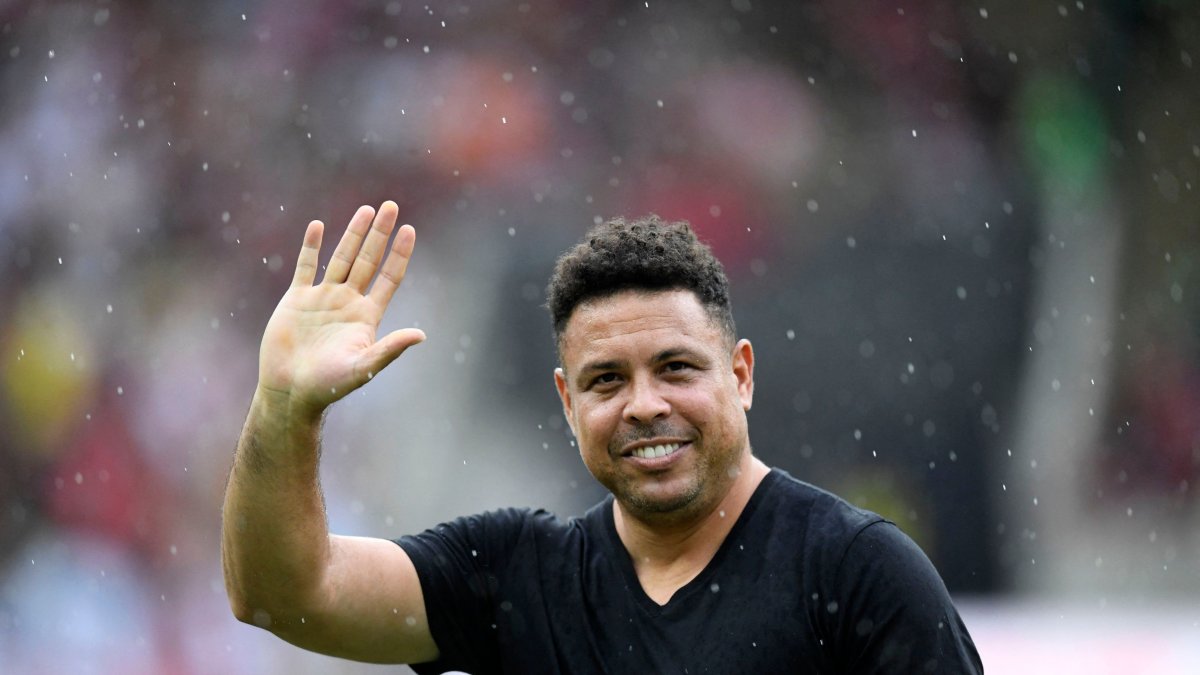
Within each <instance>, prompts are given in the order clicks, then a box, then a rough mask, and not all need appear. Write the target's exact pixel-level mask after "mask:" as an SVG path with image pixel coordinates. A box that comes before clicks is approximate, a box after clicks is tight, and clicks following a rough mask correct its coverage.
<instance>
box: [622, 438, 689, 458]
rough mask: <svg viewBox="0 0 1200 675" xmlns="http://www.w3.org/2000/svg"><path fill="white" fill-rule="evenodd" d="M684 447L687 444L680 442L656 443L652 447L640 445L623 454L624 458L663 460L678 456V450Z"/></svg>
mask: <svg viewBox="0 0 1200 675" xmlns="http://www.w3.org/2000/svg"><path fill="white" fill-rule="evenodd" d="M685 445H687V443H685V442H682V441H671V442H664V443H656V444H654V445H642V446H638V447H636V448H633V449H632V450H629V451H627V452H625V453H623V454H624V456H626V457H634V458H637V459H642V460H655V459H663V458H666V457H671V456H672V455H675V454H678V452H679V450H680V449H681V448H683V447H684V446H685Z"/></svg>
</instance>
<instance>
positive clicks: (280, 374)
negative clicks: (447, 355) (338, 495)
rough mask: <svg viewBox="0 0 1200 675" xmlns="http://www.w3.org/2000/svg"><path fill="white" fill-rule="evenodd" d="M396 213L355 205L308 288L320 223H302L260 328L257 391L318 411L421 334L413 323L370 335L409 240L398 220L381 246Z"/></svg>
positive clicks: (396, 281)
mask: <svg viewBox="0 0 1200 675" xmlns="http://www.w3.org/2000/svg"><path fill="white" fill-rule="evenodd" d="M397 211H398V208H397V206H396V204H395V202H391V201H387V202H384V203H383V205H382V206H380V207H379V212H378V213H376V212H375V209H373V208H371V207H370V206H362V207H359V209H358V211H356V212H355V214H354V217H353V218H351V219H350V224H349V226H347V228H346V232H345V234H343V235H342V239H341V241H340V242H338V245H337V248H336V249H335V250H334V252H333V258H332V259H331V260H330V261H329V266H328V267H327V268H326V270H325V276H324V278H322V280H321V283H319V284H315V285H314V283H313V282H314V281H315V280H316V275H317V260H318V255H319V253H320V250H321V238H322V235H323V234H324V230H325V226H324V224H322V223H321V221H319V220H314V221H312V222H311V223H309V224H308V229H307V230H306V231H305V232H304V245H303V247H302V248H301V250H300V258H299V260H298V261H297V263H296V274H295V276H294V277H293V279H292V285H291V287H290V288H289V289H288V291H287V293H285V294H284V296H283V299H282V300H280V301H279V306H278V307H276V308H275V312H274V313H273V314H272V315H271V320H270V321H268V322H267V328H266V331H265V332H264V333H263V340H262V347H261V349H260V351H259V360H258V384H259V388H260V389H261V390H264V391H267V392H269V393H272V394H282V395H285V396H286V397H287V399H288V402H289V404H290V405H292V406H294V407H295V409H296V410H298V411H300V412H303V413H306V414H311V415H319V414H320V413H321V411H323V410H324V409H325V408H326V407H327V406H329V405H330V404H332V403H333V402H334V401H337V400H338V399H340V398H342V397H343V396H345V395H347V394H349V393H350V392H351V391H354V390H355V389H357V388H358V387H361V386H362V385H363V384H365V383H366V382H367V380H369V379H371V378H372V377H374V376H375V374H376V373H378V372H379V371H380V370H382V369H383V368H384V367H386V366H387V365H388V364H389V363H391V362H392V361H393V360H395V359H396V357H398V356H400V354H401V353H403V352H404V350H405V349H408V348H409V347H411V346H412V345H415V344H417V343H418V342H421V341H422V340H424V339H425V333H423V332H422V331H420V330H418V329H415V328H405V329H401V330H397V331H394V332H392V333H389V334H387V335H385V336H383V337H381V338H379V339H376V336H375V333H376V330H377V329H378V328H379V322H380V320H381V319H382V318H383V312H384V310H385V309H387V306H388V303H389V302H390V301H391V299H392V295H393V294H395V292H396V288H397V287H399V285H400V282H401V281H402V280H403V279H404V272H405V270H406V269H407V267H408V261H409V259H410V258H411V257H412V251H413V244H414V243H415V241H416V232H415V231H414V230H413V228H412V226H410V225H404V226H402V227H401V228H400V231H399V232H397V233H396V237H395V239H394V240H393V242H392V246H391V251H390V252H389V251H388V238H389V237H390V236H391V233H392V229H393V228H394V227H395V225H396V214H397ZM377 271H378V276H376V272H377ZM373 277H375V283H374V284H371V279H372V278H373ZM368 287H369V290H368Z"/></svg>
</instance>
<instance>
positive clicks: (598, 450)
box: [554, 290, 768, 604]
mask: <svg viewBox="0 0 1200 675" xmlns="http://www.w3.org/2000/svg"><path fill="white" fill-rule="evenodd" d="M561 358H562V362H563V367H562V368H560V369H558V370H557V371H556V372H555V378H554V379H555V386H556V387H557V389H558V393H559V397H560V398H561V400H562V404H563V412H564V414H565V415H566V418H567V421H568V423H569V424H570V426H571V429H572V431H573V432H574V433H575V436H576V439H577V440H578V443H579V451H580V455H581V457H582V458H583V461H584V464H586V465H587V467H588V470H589V471H590V472H591V473H592V475H593V476H595V478H596V480H598V481H599V482H600V483H601V484H602V485H604V486H605V487H606V488H608V489H609V491H610V492H612V493H613V496H614V497H615V501H614V509H615V511H614V517H615V519H616V523H617V532H618V534H619V535H620V536H621V540H622V542H623V543H624V544H625V547H626V548H627V549H628V550H629V552H630V554H631V556H632V558H633V560H634V568H635V570H636V571H637V573H638V577H639V579H640V580H641V582H642V586H643V590H645V591H646V593H647V594H648V595H650V597H651V598H653V599H655V600H656V601H657V602H659V603H660V604H663V603H665V602H666V601H667V600H669V599H670V597H671V595H673V594H674V592H675V591H676V590H678V588H679V587H681V586H682V585H684V584H686V583H687V581H689V580H691V579H692V578H693V577H695V576H696V575H697V574H699V573H700V571H701V570H703V568H704V566H705V565H706V564H707V563H708V561H709V560H711V558H712V556H713V555H714V554H715V553H716V550H717V548H718V547H719V546H720V543H721V542H722V541H723V540H724V538H725V535H727V534H728V533H729V530H730V529H731V528H732V526H733V523H734V522H735V521H736V520H737V517H738V515H739V514H740V513H741V511H742V509H743V508H744V507H745V505H746V502H747V501H749V499H750V495H751V494H753V492H754V488H756V487H757V486H758V483H759V482H761V480H762V478H763V476H765V475H766V473H767V471H768V469H767V467H766V466H765V465H764V464H763V463H762V462H761V461H759V460H758V459H756V458H755V457H753V455H752V454H751V451H750V441H749V435H748V433H747V423H746V412H747V411H748V410H749V409H750V406H751V403H752V400H753V394H754V376H753V373H754V351H753V349H752V347H751V345H750V342H749V341H747V340H739V341H738V342H737V343H736V344H734V345H733V346H732V347H730V345H729V340H728V339H727V338H726V337H725V334H724V332H723V331H722V330H721V328H720V326H718V325H717V324H716V323H715V322H714V321H713V320H712V319H711V317H710V316H709V314H708V313H707V312H706V311H705V310H704V307H703V305H702V304H701V303H700V301H699V300H698V299H697V297H696V295H695V294H694V293H692V292H691V291H686V290H669V291H656V292H644V291H622V292H619V293H616V294H614V295H611V296H606V297H603V298H598V299H594V300H590V301H587V302H584V303H581V304H580V305H579V306H578V307H576V308H575V310H574V311H573V312H572V314H571V316H570V318H569V319H568V321H567V325H566V328H565V330H564V331H563V335H562V340H561ZM675 442H678V443H682V446H681V447H680V449H679V450H678V451H676V452H675V453H674V454H672V455H670V456H667V457H662V458H656V459H643V458H638V457H634V456H633V455H632V454H631V451H632V450H633V449H634V448H636V447H640V446H653V445H659V444H666V443H675Z"/></svg>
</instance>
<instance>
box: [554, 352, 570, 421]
mask: <svg viewBox="0 0 1200 675" xmlns="http://www.w3.org/2000/svg"><path fill="white" fill-rule="evenodd" d="M554 387H555V388H556V389H558V400H560V401H562V407H563V417H565V418H567V426H569V427H571V433H572V434H574V433H575V415H574V414H573V412H572V411H571V388H570V386H568V385H567V374H566V373H565V372H563V369H562V368H555V369H554Z"/></svg>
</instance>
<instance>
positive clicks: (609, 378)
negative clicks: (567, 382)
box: [591, 373, 620, 387]
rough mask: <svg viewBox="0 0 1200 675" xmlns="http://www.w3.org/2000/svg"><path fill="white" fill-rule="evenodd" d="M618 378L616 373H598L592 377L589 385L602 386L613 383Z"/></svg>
mask: <svg viewBox="0 0 1200 675" xmlns="http://www.w3.org/2000/svg"><path fill="white" fill-rule="evenodd" d="M619 379H620V376H619V375H617V374H616V373H600V374H599V375H597V376H596V377H594V378H592V382H591V386H593V387H602V386H605V385H609V384H613V383H615V382H616V381H617V380H619Z"/></svg>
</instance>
